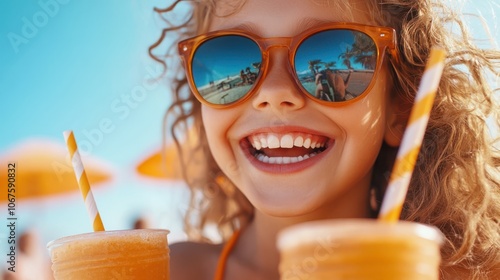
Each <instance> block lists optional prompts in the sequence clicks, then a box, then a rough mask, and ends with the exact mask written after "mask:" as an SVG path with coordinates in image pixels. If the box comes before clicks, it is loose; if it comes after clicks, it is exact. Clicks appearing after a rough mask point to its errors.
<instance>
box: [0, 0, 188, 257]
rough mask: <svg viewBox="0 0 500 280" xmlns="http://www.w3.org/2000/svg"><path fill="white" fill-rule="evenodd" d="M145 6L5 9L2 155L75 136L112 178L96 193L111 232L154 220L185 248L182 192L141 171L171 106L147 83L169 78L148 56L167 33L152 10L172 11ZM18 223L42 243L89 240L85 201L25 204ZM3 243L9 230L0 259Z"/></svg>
mask: <svg viewBox="0 0 500 280" xmlns="http://www.w3.org/2000/svg"><path fill="white" fill-rule="evenodd" d="M145 2H146V1H135V0H133V1H119V0H107V1H98V0H86V1H76V0H64V1H63V0H39V1H28V0H2V1H0V21H1V24H0V50H1V51H0V95H1V99H2V102H0V108H1V109H0V114H1V115H0V118H1V119H2V122H1V123H0V125H1V130H2V136H1V137H0V154H4V153H6V152H7V151H8V150H9V149H11V148H13V147H14V146H16V145H17V144H19V143H22V142H24V141H26V140H29V139H45V140H50V141H53V142H56V143H59V144H60V145H63V146H65V143H64V138H63V135H62V132H63V131H64V130H68V129H71V130H73V131H74V133H75V137H76V139H77V142H78V143H79V146H80V151H81V153H82V154H88V155H90V156H92V157H96V158H99V159H101V160H103V161H105V162H107V163H109V165H111V166H112V167H113V169H114V171H115V176H114V180H112V181H111V182H109V183H106V184H104V186H102V187H99V188H97V189H96V190H94V196H95V198H96V201H97V202H98V207H99V210H100V212H101V216H102V218H103V221H104V223H105V226H106V227H107V229H123V228H128V227H130V225H131V222H132V219H133V218H134V217H136V216H138V215H149V216H150V218H151V220H152V221H153V223H154V226H156V227H163V228H169V229H172V230H174V231H175V234H173V235H172V236H173V237H174V238H173V239H175V235H177V237H178V238H182V232H181V228H180V225H181V214H182V209H184V208H183V207H185V205H183V204H182V201H185V198H186V192H185V189H184V188H183V185H182V184H181V183H180V182H169V181H156V180H151V179H147V178H144V177H141V176H138V175H137V174H136V173H135V170H134V168H135V166H136V164H137V163H138V162H139V161H141V160H142V159H144V158H146V157H147V156H148V155H150V154H151V153H153V152H155V151H156V149H158V148H159V147H160V144H161V134H162V118H163V114H164V112H165V109H166V107H167V106H168V104H169V93H168V87H167V85H166V84H165V83H161V82H156V83H152V82H151V80H150V79H151V78H154V77H157V76H159V74H160V73H161V71H162V68H161V66H160V65H159V64H157V63H156V62H154V61H153V60H152V59H150V58H149V57H148V53H147V49H148V47H149V45H151V44H152V43H153V42H154V41H155V40H156V39H157V38H158V37H159V35H160V31H161V29H160V28H161V26H162V24H161V21H160V20H159V19H158V17H156V16H155V15H154V12H153V7H154V6H155V5H158V6H159V7H164V6H165V5H166V4H165V3H164V2H165V1H159V0H155V1H148V2H147V3H145ZM18 187H26V186H18ZM4 215H5V213H4V211H2V212H0V218H1V219H2V220H4V218H3V217H4ZM18 217H19V218H22V219H21V220H20V221H19V223H18V232H19V233H20V232H22V231H24V230H25V229H28V228H32V227H34V228H36V229H37V230H39V231H40V234H41V235H42V236H41V237H42V240H43V241H44V242H46V241H48V240H51V239H53V238H57V237H60V236H64V235H71V234H78V233H83V232H87V231H91V230H92V228H91V226H90V222H89V219H88V217H87V214H86V211H85V206H84V203H83V200H82V199H81V197H80V194H79V193H76V194H74V195H70V196H64V197H55V198H48V199H44V200H42V201H38V202H33V201H28V202H25V201H19V202H18ZM4 238H5V235H4V231H3V230H2V231H0V243H1V244H0V251H3V250H1V249H2V248H3V246H5V245H6V242H4Z"/></svg>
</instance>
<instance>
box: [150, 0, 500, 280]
mask: <svg viewBox="0 0 500 280" xmlns="http://www.w3.org/2000/svg"><path fill="white" fill-rule="evenodd" d="M178 2H180V1H176V2H175V3H174V4H173V5H172V6H171V7H169V8H167V9H165V10H158V12H159V13H161V14H164V13H166V14H167V15H168V13H170V12H171V10H173V9H174V7H175V6H176V4H178ZM189 3H191V4H192V14H190V15H188V16H187V20H186V21H185V22H184V23H182V24H179V25H178V26H171V27H169V28H167V29H165V30H164V33H163V35H164V36H165V34H167V36H172V34H180V36H181V39H187V38H189V39H188V40H186V41H182V42H181V43H180V44H179V53H180V55H181V56H182V58H183V60H184V67H185V70H186V72H185V73H186V74H185V75H177V76H176V77H177V79H176V80H175V81H174V83H173V84H174V85H175V86H174V87H173V88H174V93H175V94H174V103H173V104H172V106H171V108H170V110H169V112H168V113H169V114H168V116H172V115H173V116H175V121H174V122H173V125H172V127H171V129H170V131H171V133H172V134H173V135H174V138H175V139H177V138H178V137H179V133H181V132H182V129H183V128H185V127H188V126H189V127H193V128H194V131H196V132H197V135H196V136H195V137H196V138H195V139H197V141H196V145H194V146H189V147H186V146H182V145H183V144H182V143H186V145H188V144H192V143H195V142H194V141H186V140H184V141H182V143H181V142H179V143H178V144H179V147H181V153H182V155H183V158H184V164H185V166H186V167H187V168H189V167H190V165H191V164H192V162H198V163H199V162H202V163H203V164H204V167H205V168H206V172H204V173H203V174H196V175H198V176H186V181H187V183H188V185H189V186H190V187H191V189H192V192H193V195H192V198H191V207H190V210H189V211H188V212H187V216H186V220H185V221H186V230H187V232H188V233H189V234H190V236H191V238H192V241H193V242H185V243H178V244H174V245H173V246H172V247H171V249H172V255H171V268H172V279H214V275H216V276H215V279H279V275H278V263H279V257H278V252H277V250H276V245H275V242H276V239H275V238H276V233H277V232H278V231H280V230H281V229H283V228H285V227H287V226H290V225H293V224H296V223H300V222H304V221H310V220H319V219H336V218H376V216H377V212H378V210H379V206H380V203H381V200H382V197H383V194H384V189H385V186H386V184H387V179H388V177H389V175H390V172H391V167H392V164H393V162H394V156H395V153H396V151H397V149H398V146H399V144H400V141H401V138H402V135H403V132H404V128H405V125H406V122H407V119H408V115H409V111H410V109H411V106H412V101H413V99H414V94H415V92H416V90H417V86H418V83H419V80H420V77H421V76H422V72H423V70H424V66H425V62H426V59H427V57H428V55H429V50H430V48H431V47H432V46H436V45H439V46H441V47H443V48H445V49H446V50H447V52H448V59H447V61H446V66H445V69H444V73H443V76H442V79H441V82H440V85H439V90H438V93H437V97H436V100H435V104H434V106H433V110H432V113H431V117H430V120H429V124H428V128H427V132H426V136H425V139H424V142H423V145H422V148H421V152H420V154H419V158H418V161H417V165H416V168H415V171H414V173H413V177H412V180H411V185H410V189H409V193H408V195H407V199H406V202H405V205H404V209H403V212H402V215H401V219H404V220H409V221H415V222H420V223H426V224H430V225H434V226H436V227H438V228H439V229H440V230H441V231H442V232H443V233H444V235H445V236H446V240H445V243H444V245H443V247H442V258H443V262H442V267H441V279H453V280H455V279H500V264H499V263H500V237H499V233H500V179H499V165H500V157H499V154H498V149H495V148H493V147H494V146H493V140H494V139H491V136H490V134H488V132H487V126H486V118H487V117H488V116H490V117H492V119H493V120H494V121H495V123H497V124H498V120H499V118H498V113H499V112H500V110H499V106H498V100H495V96H494V94H493V93H494V91H495V90H494V89H491V88H490V87H489V85H488V82H487V78H486V75H487V73H488V72H490V73H493V75H495V76H498V75H499V74H500V73H499V62H500V52H499V51H498V50H485V49H479V48H478V47H476V46H474V45H473V44H472V42H471V38H470V37H469V35H468V33H467V29H466V28H465V26H464V23H463V22H462V21H461V19H460V18H459V16H458V15H457V14H455V13H454V11H452V10H450V9H449V7H447V6H445V5H444V3H441V2H440V1H431V0H414V1H397V0H377V1H375V0H349V1H337V0H331V1H329V0H321V1H320V0H272V1H269V0H246V1H244V0H225V1H222V0H218V1H217V0H212V1H210V0H199V1H189ZM445 27H446V28H445ZM450 28H451V29H452V30H455V31H458V34H456V33H451V32H450V31H449V29H450ZM198 35H199V36H198ZM162 41H163V36H162V38H160V40H159V41H158V42H157V43H156V44H155V45H153V46H152V47H151V49H150V52H151V54H152V52H153V51H154V49H155V48H156V47H157V46H158V45H159V44H160V43H161V42H162ZM261 53H263V55H261ZM152 56H153V57H154V58H155V59H156V60H158V61H160V62H162V63H163V64H164V66H168V67H167V69H171V68H172V67H175V66H171V65H170V63H169V62H168V61H166V60H163V59H161V58H160V56H159V55H156V56H155V55H153V54H152ZM311 61H315V62H318V61H320V62H321V61H322V62H324V63H327V62H328V63H330V65H336V66H335V68H340V67H342V65H348V66H349V68H346V69H351V70H354V71H353V73H352V77H351V81H350V83H349V88H348V90H349V91H350V92H353V93H354V96H356V97H355V98H353V99H351V100H348V101H324V100H318V99H317V98H315V97H314V93H315V90H314V82H312V83H311V84H312V89H311V85H310V84H309V82H308V81H314V76H312V79H311V77H310V75H312V72H311V71H308V62H309V64H310V62H311ZM167 63H168V65H167ZM252 64H253V65H258V66H259V74H258V78H257V80H256V82H255V83H254V85H253V86H252V87H251V88H246V89H244V88H241V87H240V88H239V90H238V91H237V90H236V89H234V91H230V92H228V91H225V92H224V94H228V96H227V97H229V98H224V99H221V98H220V95H219V93H218V92H217V91H214V92H210V93H209V94H202V93H204V91H203V88H204V86H205V85H206V84H208V81H209V80H216V79H218V78H219V76H220V77H225V76H228V75H235V74H237V73H238V71H239V70H240V69H242V67H247V66H250V65H252ZM174 69H176V68H174ZM235 71H236V72H235ZM344 71H345V69H344ZM308 75H309V76H308ZM187 85H189V88H188V87H187ZM190 135H192V134H190ZM188 151H189V152H188ZM188 173H189V172H187V171H186V173H185V174H188ZM214 225H215V226H216V228H217V229H219V232H220V233H221V236H222V237H223V238H224V240H226V241H225V242H223V243H222V244H210V242H207V241H209V239H208V238H207V235H206V233H207V232H208V229H210V227H211V226H214Z"/></svg>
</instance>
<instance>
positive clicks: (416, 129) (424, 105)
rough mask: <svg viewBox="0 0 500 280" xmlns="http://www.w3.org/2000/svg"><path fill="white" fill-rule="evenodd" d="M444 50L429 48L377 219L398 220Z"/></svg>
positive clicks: (441, 70)
mask: <svg viewBox="0 0 500 280" xmlns="http://www.w3.org/2000/svg"><path fill="white" fill-rule="evenodd" d="M445 57H446V52H445V51H444V50H443V49H441V48H432V49H431V53H430V56H429V60H428V61H427V65H426V66H425V70H424V74H423V76H422V80H421V81H420V85H419V88H418V91H417V94H416V96H415V103H414V105H413V108H412V110H411V113H410V119H409V120H408V125H407V127H406V130H405V133H404V135H403V139H402V141H401V145H400V147H399V150H398V154H397V156H396V161H395V163H394V167H393V169H392V173H391V177H390V179H389V185H388V187H387V190H386V193H385V196H384V201H383V202H382V208H381V209H380V213H379V219H380V220H382V221H387V222H396V221H398V220H399V216H400V214H401V210H402V207H403V203H404V200H405V198H406V193H407V192H408V187H409V184H410V179H411V176H412V173H413V170H414V168H415V163H416V161H417V157H418V153H419V151H420V147H421V145H422V140H423V138H424V133H425V129H426V127H427V123H428V121H429V116H430V112H431V109H432V104H433V103H434V97H435V96H436V92H437V88H438V85H439V81H440V80H441V74H442V72H443V67H444V59H445Z"/></svg>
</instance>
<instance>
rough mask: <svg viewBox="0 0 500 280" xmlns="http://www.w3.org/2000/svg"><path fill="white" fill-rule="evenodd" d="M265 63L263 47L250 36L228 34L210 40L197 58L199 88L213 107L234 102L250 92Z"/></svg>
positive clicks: (195, 70) (195, 76) (194, 69)
mask: <svg viewBox="0 0 500 280" xmlns="http://www.w3.org/2000/svg"><path fill="white" fill-rule="evenodd" d="M261 61H262V56H261V52H260V49H259V47H258V46H257V44H256V43H255V42H253V41H252V40H250V39H248V38H246V37H243V36H237V35H228V36H222V37H217V38H214V39H211V40H208V41H206V42H204V43H203V44H202V45H200V46H199V47H198V49H197V51H196V53H195V54H194V57H193V62H192V65H191V67H192V73H193V79H194V83H195V86H196V88H197V90H198V92H199V93H200V95H201V96H202V97H203V98H204V99H205V100H206V101H208V102H210V103H212V104H229V103H233V102H235V101H237V100H239V99H241V98H242V97H243V96H245V95H246V94H247V93H248V92H249V91H250V89H251V88H252V86H253V84H254V83H255V81H256V79H257V76H258V74H259V72H260V66H261Z"/></svg>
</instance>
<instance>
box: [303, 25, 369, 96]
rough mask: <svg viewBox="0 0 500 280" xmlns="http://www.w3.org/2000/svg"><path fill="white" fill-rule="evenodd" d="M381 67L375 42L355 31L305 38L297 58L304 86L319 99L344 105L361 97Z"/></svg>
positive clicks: (337, 31)
mask: <svg viewBox="0 0 500 280" xmlns="http://www.w3.org/2000/svg"><path fill="white" fill-rule="evenodd" d="M376 65H377V48H376V45H375V42H374V41H373V40H372V39H371V38H370V37H369V36H368V35H366V34H365V33H362V32H359V31H354V30H342V29H340V30H327V31H322V32H319V33H316V34H314V35H312V36H310V37H309V38H307V39H305V40H304V41H303V42H302V43H301V45H300V46H299V48H298V49H297V53H296V55H295V71H296V73H297V77H298V78H299V80H300V83H301V84H302V87H304V89H305V90H306V91H307V92H308V93H309V94H311V95H313V96H315V97H316V98H318V99H322V100H326V101H331V102H342V101H346V100H350V99H353V98H356V97H358V96H359V95H360V94H362V93H363V92H364V91H365V90H366V89H367V88H368V85H369V84H370V82H371V81H372V78H373V74H374V70H375V67H376Z"/></svg>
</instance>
